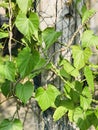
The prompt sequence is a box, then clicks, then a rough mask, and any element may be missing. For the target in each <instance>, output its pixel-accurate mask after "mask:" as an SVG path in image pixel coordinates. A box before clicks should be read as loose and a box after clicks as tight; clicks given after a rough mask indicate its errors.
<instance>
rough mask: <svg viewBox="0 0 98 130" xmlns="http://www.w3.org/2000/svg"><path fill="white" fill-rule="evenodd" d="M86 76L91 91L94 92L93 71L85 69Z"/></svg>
mask: <svg viewBox="0 0 98 130" xmlns="http://www.w3.org/2000/svg"><path fill="white" fill-rule="evenodd" d="M84 75H85V77H86V80H87V83H88V85H89V87H90V89H91V90H92V92H94V77H93V74H92V71H91V69H90V68H89V67H88V66H86V67H85V68H84Z"/></svg>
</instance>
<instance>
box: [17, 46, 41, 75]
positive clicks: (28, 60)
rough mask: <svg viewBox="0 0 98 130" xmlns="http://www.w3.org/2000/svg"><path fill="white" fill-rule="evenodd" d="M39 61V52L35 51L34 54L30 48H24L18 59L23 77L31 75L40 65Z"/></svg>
mask: <svg viewBox="0 0 98 130" xmlns="http://www.w3.org/2000/svg"><path fill="white" fill-rule="evenodd" d="M39 59H40V56H39V53H38V52H37V51H33V54H32V53H31V50H30V48H28V47H26V48H24V49H23V50H22V51H21V52H20V53H19V54H18V57H17V66H18V70H19V73H20V75H21V77H25V76H26V75H28V74H30V72H31V71H32V70H33V68H34V67H35V66H36V65H37V64H38V62H39Z"/></svg>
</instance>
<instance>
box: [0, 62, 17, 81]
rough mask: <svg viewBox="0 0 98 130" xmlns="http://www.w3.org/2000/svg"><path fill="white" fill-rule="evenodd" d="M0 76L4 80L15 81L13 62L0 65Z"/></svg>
mask: <svg viewBox="0 0 98 130" xmlns="http://www.w3.org/2000/svg"><path fill="white" fill-rule="evenodd" d="M0 74H1V76H3V77H4V78H5V79H8V80H10V81H15V65H14V63H13V62H10V61H6V62H5V63H4V64H0Z"/></svg>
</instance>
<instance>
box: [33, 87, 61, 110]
mask: <svg viewBox="0 0 98 130" xmlns="http://www.w3.org/2000/svg"><path fill="white" fill-rule="evenodd" d="M59 94H60V92H59V91H58V90H57V89H56V88H55V87H54V86H53V85H48V86H47V88H46V89H44V88H42V87H40V88H38V89H37V91H36V95H35V97H36V100H37V101H38V104H39V106H40V107H41V109H42V111H45V110H46V109H48V108H49V107H50V106H52V104H53V103H54V102H55V99H56V97H57V96H58V95H59Z"/></svg>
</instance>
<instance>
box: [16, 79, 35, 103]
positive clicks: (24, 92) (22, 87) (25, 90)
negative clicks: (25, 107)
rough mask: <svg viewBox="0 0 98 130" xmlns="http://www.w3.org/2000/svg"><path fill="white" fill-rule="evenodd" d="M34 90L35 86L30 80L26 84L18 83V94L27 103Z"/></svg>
mask: <svg viewBox="0 0 98 130" xmlns="http://www.w3.org/2000/svg"><path fill="white" fill-rule="evenodd" d="M33 91H34V86H33V84H32V83H31V82H30V81H27V82H26V83H25V84H21V83H20V84H17V86H16V96H17V97H18V98H19V99H20V100H21V101H22V102H23V103H25V104H26V103H27V101H28V100H29V98H30V97H31V96H32V93H33Z"/></svg>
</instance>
